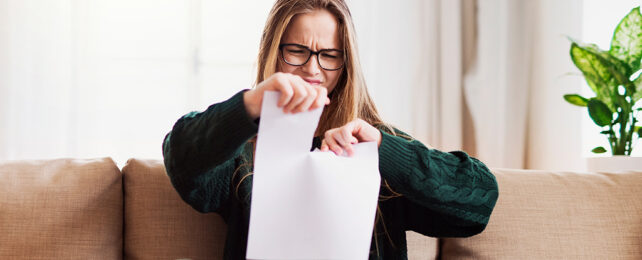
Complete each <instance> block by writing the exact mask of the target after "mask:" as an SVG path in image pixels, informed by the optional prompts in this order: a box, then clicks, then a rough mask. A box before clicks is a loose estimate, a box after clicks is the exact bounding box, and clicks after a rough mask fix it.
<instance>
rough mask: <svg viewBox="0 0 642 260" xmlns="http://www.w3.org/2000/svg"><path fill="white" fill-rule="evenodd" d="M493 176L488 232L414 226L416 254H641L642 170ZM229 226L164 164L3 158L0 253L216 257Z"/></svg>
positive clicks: (518, 256) (524, 256)
mask: <svg viewBox="0 0 642 260" xmlns="http://www.w3.org/2000/svg"><path fill="white" fill-rule="evenodd" d="M493 172H494V173H495V175H496V177H497V181H498V183H499V189H500V195H499V200H498V202H497V206H496V208H495V211H494V212H493V215H492V217H491V219H490V223H489V225H488V227H487V229H486V230H485V231H484V232H483V233H482V234H480V235H477V236H474V237H470V238H445V239H435V238H428V237H422V236H419V235H417V234H415V233H412V232H409V233H408V235H409V236H408V244H409V257H410V259H435V258H441V259H642V188H641V186H642V172H637V173H634V172H630V173H625V174H607V173H600V174H581V173H571V172H546V171H530V170H508V169H494V170H493ZM426 221H430V219H426ZM225 229H226V227H225V225H224V223H223V222H222V221H221V219H220V218H219V217H218V216H217V215H216V214H200V213H198V212H196V211H195V210H193V209H192V208H191V207H190V206H188V205H187V204H185V203H184V202H183V201H182V200H180V198H179V196H178V194H177V193H176V192H175V191H174V189H173V188H172V186H171V184H170V182H169V179H168V178H167V176H166V175H165V171H164V167H163V164H162V162H161V161H158V160H138V159H131V160H129V161H128V162H127V165H126V166H124V167H123V169H122V171H121V170H119V169H118V167H117V166H116V165H115V164H114V162H113V161H112V160H111V159H109V158H103V159H93V160H78V159H60V160H46V161H13V162H4V163H0V259H121V258H125V259H180V258H190V259H221V256H222V253H223V252H222V250H223V243H224V241H225Z"/></svg>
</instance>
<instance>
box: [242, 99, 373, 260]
mask: <svg viewBox="0 0 642 260" xmlns="http://www.w3.org/2000/svg"><path fill="white" fill-rule="evenodd" d="M279 95H280V94H279V93H278V92H274V91H266V92H265V95H264V97H263V105H262V108H261V121H260V125H259V132H258V137H257V138H258V139H257V147H256V155H255V161H254V176H253V187H252V204H251V211H250V229H249V237H248V247H247V255H246V256H247V258H248V259H368V253H369V250H370V241H371V239H372V228H373V225H374V219H375V214H376V207H377V200H378V197H379V185H380V180H381V177H380V175H379V161H378V160H379V158H378V150H377V144H376V143H375V142H367V143H359V144H356V145H354V150H355V152H354V155H353V156H352V157H347V156H336V155H335V154H334V153H332V152H320V151H317V150H315V151H314V152H310V147H311V145H312V138H313V136H314V131H315V129H316V127H317V124H318V122H319V117H320V115H321V112H322V109H321V108H319V109H316V110H313V111H307V112H301V113H296V114H284V113H283V110H282V109H281V108H278V107H277V106H276V104H277V100H278V97H279Z"/></svg>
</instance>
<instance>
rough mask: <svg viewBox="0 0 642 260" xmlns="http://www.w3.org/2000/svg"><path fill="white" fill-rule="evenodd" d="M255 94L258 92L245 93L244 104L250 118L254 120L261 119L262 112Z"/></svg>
mask: <svg viewBox="0 0 642 260" xmlns="http://www.w3.org/2000/svg"><path fill="white" fill-rule="evenodd" d="M255 92H256V91H254V90H248V91H245V93H243V104H244V105H245V111H247V114H248V116H249V117H250V118H251V119H252V120H255V119H257V118H259V116H260V112H261V111H260V109H259V106H258V105H257V102H256V98H255Z"/></svg>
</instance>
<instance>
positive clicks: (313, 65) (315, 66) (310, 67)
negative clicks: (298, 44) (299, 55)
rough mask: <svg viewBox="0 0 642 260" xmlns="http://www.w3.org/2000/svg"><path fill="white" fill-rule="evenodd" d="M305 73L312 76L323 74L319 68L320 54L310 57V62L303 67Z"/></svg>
mask: <svg viewBox="0 0 642 260" xmlns="http://www.w3.org/2000/svg"><path fill="white" fill-rule="evenodd" d="M302 70H303V72H307V73H309V74H312V75H317V74H319V73H320V72H321V67H320V66H319V60H318V54H317V55H312V56H310V60H308V62H307V63H305V64H303V66H302Z"/></svg>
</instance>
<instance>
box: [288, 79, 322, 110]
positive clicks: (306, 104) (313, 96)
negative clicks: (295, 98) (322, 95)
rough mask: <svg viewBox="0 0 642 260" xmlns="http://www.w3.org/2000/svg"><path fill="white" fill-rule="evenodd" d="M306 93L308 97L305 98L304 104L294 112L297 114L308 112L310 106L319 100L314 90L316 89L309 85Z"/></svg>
mask: <svg viewBox="0 0 642 260" xmlns="http://www.w3.org/2000/svg"><path fill="white" fill-rule="evenodd" d="M306 91H307V92H308V96H307V97H305V99H304V100H303V102H301V104H299V105H298V106H297V107H296V108H294V110H293V111H296V112H303V111H306V110H308V109H309V108H310V105H312V103H313V102H314V101H315V100H316V99H317V91H316V90H315V89H314V87H312V86H310V85H308V86H306Z"/></svg>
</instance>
